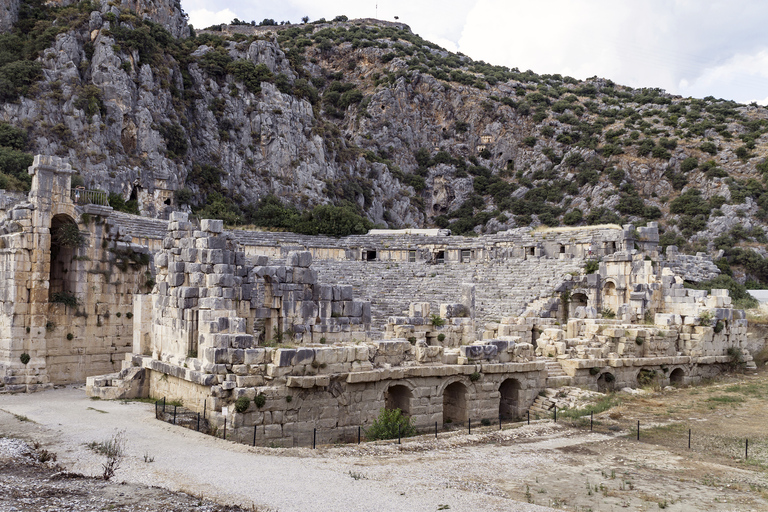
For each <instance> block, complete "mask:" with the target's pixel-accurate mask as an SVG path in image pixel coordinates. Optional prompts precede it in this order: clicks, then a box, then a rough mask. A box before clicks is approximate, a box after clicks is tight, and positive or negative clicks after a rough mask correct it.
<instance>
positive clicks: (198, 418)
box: [197, 413, 200, 432]
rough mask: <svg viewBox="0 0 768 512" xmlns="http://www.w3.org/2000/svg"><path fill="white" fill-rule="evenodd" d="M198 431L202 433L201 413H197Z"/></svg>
mask: <svg viewBox="0 0 768 512" xmlns="http://www.w3.org/2000/svg"><path fill="white" fill-rule="evenodd" d="M197 431H198V432H200V413H197Z"/></svg>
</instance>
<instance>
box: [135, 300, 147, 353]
mask: <svg viewBox="0 0 768 512" xmlns="http://www.w3.org/2000/svg"><path fill="white" fill-rule="evenodd" d="M151 352H152V297H151V296H150V295H139V294H135V295H134V296H133V353H134V354H144V355H148V354H150V353H151Z"/></svg>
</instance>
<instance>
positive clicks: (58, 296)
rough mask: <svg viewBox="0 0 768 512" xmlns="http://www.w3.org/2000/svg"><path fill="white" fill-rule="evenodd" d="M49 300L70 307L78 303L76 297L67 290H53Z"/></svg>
mask: <svg viewBox="0 0 768 512" xmlns="http://www.w3.org/2000/svg"><path fill="white" fill-rule="evenodd" d="M51 302H53V303H57V304H64V305H66V306H69V307H71V308H76V307H77V306H79V305H80V301H79V300H78V299H77V297H76V296H75V295H74V294H72V293H69V292H53V293H52V294H51Z"/></svg>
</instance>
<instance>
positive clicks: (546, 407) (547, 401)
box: [528, 395, 555, 419]
mask: <svg viewBox="0 0 768 512" xmlns="http://www.w3.org/2000/svg"><path fill="white" fill-rule="evenodd" d="M554 408H555V401H554V400H552V399H551V398H549V397H548V396H545V395H537V396H536V400H534V401H533V404H531V407H530V408H529V409H528V412H529V413H530V415H531V419H534V418H536V419H543V418H550V417H551V416H552V413H553V412H554Z"/></svg>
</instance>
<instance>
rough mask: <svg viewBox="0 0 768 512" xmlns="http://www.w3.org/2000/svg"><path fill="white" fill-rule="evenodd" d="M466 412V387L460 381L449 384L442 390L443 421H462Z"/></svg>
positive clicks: (466, 415) (465, 418)
mask: <svg viewBox="0 0 768 512" xmlns="http://www.w3.org/2000/svg"><path fill="white" fill-rule="evenodd" d="M468 417H469V415H468V413H467V387H466V386H465V385H464V384H462V383H461V382H454V383H453V384H449V385H448V386H447V387H446V388H445V391H443V423H464V422H466V421H467V418H468Z"/></svg>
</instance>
